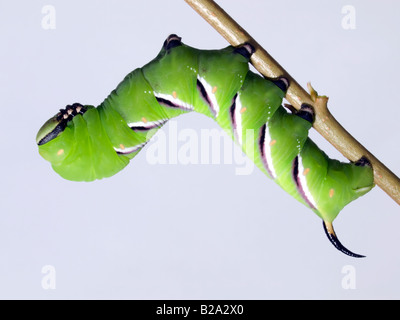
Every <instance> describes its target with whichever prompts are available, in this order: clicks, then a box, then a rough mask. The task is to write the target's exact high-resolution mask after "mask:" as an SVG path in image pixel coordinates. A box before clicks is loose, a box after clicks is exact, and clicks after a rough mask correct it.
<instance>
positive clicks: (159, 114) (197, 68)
mask: <svg viewBox="0 0 400 320" xmlns="http://www.w3.org/2000/svg"><path fill="white" fill-rule="evenodd" d="M253 53H254V48H253V46H252V45H251V44H249V43H244V44H243V45H240V46H237V47H233V46H228V47H226V48H224V49H221V50H200V49H196V48H193V47H190V46H187V45H185V44H183V43H182V41H181V38H180V37H179V36H177V35H175V34H172V35H170V36H169V37H168V38H167V39H166V40H165V42H164V43H163V46H162V48H161V51H160V52H159V54H158V55H157V56H156V58H155V59H153V60H152V61H151V62H149V63H148V64H146V65H145V66H143V67H142V68H138V69H135V70H134V71H132V72H131V73H129V74H128V75H127V76H126V77H125V78H124V80H123V81H122V82H121V83H120V84H119V85H118V86H117V88H116V89H115V90H113V91H112V92H111V93H110V95H109V96H108V97H107V98H106V99H105V100H104V101H103V102H102V103H101V104H100V105H99V106H98V107H94V106H91V105H82V104H80V103H74V104H72V105H68V106H67V107H66V108H64V109H60V111H59V112H58V113H57V114H56V115H55V116H54V117H52V118H50V119H49V120H48V121H47V122H45V124H44V125H43V126H42V127H41V128H40V130H39V132H38V134H37V136H36V142H37V145H38V148H39V153H40V155H41V156H42V157H43V158H44V159H46V160H47V161H49V162H50V163H51V165H52V167H53V169H54V170H55V171H56V172H57V173H58V174H59V175H60V176H61V177H63V178H65V179H68V180H73V181H93V180H96V179H102V178H105V177H110V176H112V175H115V174H116V173H117V172H119V171H120V170H122V169H123V168H124V167H125V166H126V165H127V164H128V163H129V161H130V160H131V159H132V158H133V157H135V156H136V155H137V154H138V153H139V152H140V150H142V149H143V148H144V146H145V145H146V143H147V142H148V141H149V139H150V138H151V137H152V136H153V135H154V134H155V133H156V132H157V130H158V129H159V128H161V127H162V126H163V125H164V124H165V123H166V122H167V121H168V120H169V119H171V118H174V117H177V116H179V115H181V114H184V113H188V112H192V111H196V112H198V113H201V114H204V115H206V116H208V117H210V118H212V119H214V120H215V121H216V122H217V123H218V124H219V125H220V126H221V128H223V130H224V131H226V132H227V133H228V135H230V136H231V137H232V139H233V140H234V141H235V142H236V143H237V144H238V145H239V146H240V147H241V148H242V150H243V151H244V152H245V153H246V154H247V155H248V156H249V157H250V158H251V160H253V161H254V163H255V164H256V166H257V167H258V168H259V169H260V170H262V171H263V172H264V173H265V174H266V175H267V176H268V177H269V178H271V179H272V180H274V181H275V182H276V183H277V184H278V185H279V186H280V187H281V188H283V189H284V190H285V191H286V192H288V193H289V194H290V195H292V196H293V197H294V198H296V199H297V200H298V201H299V202H301V203H303V204H304V205H306V206H307V207H309V208H310V209H311V210H312V211H314V212H315V213H316V214H317V215H318V216H319V217H320V218H321V219H322V222H323V228H324V230H325V233H326V235H327V236H328V239H329V240H330V241H331V243H332V244H333V245H334V246H335V247H336V248H337V249H338V250H340V251H341V252H343V253H345V254H347V255H349V256H352V257H364V256H363V255H359V254H356V253H353V252H351V251H350V250H348V249H347V248H345V247H344V246H343V245H342V244H341V243H340V241H339V240H338V238H337V235H336V233H335V231H334V229H333V225H332V222H333V220H334V219H335V218H336V217H337V215H338V214H339V212H340V211H341V210H342V209H343V207H344V206H346V205H347V204H348V203H350V202H351V201H353V200H355V199H357V198H358V197H360V196H362V195H364V194H366V193H367V192H368V191H370V190H371V189H372V188H373V186H374V179H373V171H372V166H371V164H370V162H369V161H368V160H367V159H366V158H365V157H362V158H361V159H359V160H358V161H356V162H349V163H344V162H340V161H338V160H334V159H330V158H329V157H328V156H327V155H326V154H325V153H324V152H323V151H322V150H320V149H319V147H318V146H317V145H316V144H315V143H314V142H313V141H312V140H311V139H310V138H308V132H309V129H310V128H311V127H312V124H313V121H314V110H313V108H312V106H310V105H307V104H303V105H302V106H301V108H300V109H299V110H298V111H295V110H286V108H285V107H284V106H282V101H283V99H284V97H285V93H286V91H287V89H288V87H289V86H290V83H289V81H288V80H287V79H286V78H284V77H279V78H276V79H268V78H265V77H262V76H261V75H259V74H256V73H254V72H252V71H250V70H249V61H250V57H251V56H252V54H253Z"/></svg>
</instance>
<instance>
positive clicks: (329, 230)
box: [322, 221, 365, 258]
mask: <svg viewBox="0 0 400 320" xmlns="http://www.w3.org/2000/svg"><path fill="white" fill-rule="evenodd" d="M322 225H323V226H324V230H325V233H326V235H327V237H328V239H329V241H330V242H331V243H332V244H333V245H334V246H335V248H336V249H338V250H339V251H341V252H343V253H344V254H347V255H348V256H350V257H353V258H365V256H362V255H360V254H357V253H353V252H351V251H350V250H348V249H346V248H345V247H344V246H343V245H342V244H341V243H340V241H339V239H338V237H337V236H336V233H335V230H333V225H332V223H331V222H326V221H322Z"/></svg>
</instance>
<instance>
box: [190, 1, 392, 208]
mask: <svg viewBox="0 0 400 320" xmlns="http://www.w3.org/2000/svg"><path fill="white" fill-rule="evenodd" d="M185 1H186V2H187V3H188V4H189V5H190V6H191V7H192V8H193V9H194V10H196V11H197V13H198V14H200V16H202V17H203V18H204V19H205V20H206V21H207V22H208V23H209V24H210V25H211V26H212V27H214V28H215V29H216V30H217V31H218V32H219V33H220V34H221V35H222V36H223V37H224V38H225V39H226V40H227V41H228V42H229V43H230V44H231V45H233V46H237V45H239V44H243V43H244V42H248V43H251V44H252V45H253V46H254V47H255V49H256V51H255V53H254V54H253V56H252V58H251V63H252V64H253V65H254V67H255V68H256V69H257V70H258V71H259V72H260V73H261V74H263V75H264V76H266V77H268V78H277V77H280V76H283V77H285V78H287V79H288V80H289V83H290V86H289V89H288V91H287V94H286V99H287V100H288V101H289V102H290V103H291V104H292V105H293V106H294V107H295V108H296V109H299V108H300V106H301V104H302V103H308V104H310V105H312V106H313V107H314V109H315V113H316V117H315V122H314V125H313V126H314V128H315V129H316V130H317V131H318V132H319V133H320V134H321V135H322V136H323V137H324V138H325V139H326V140H328V141H329V142H330V143H331V144H332V145H333V146H334V147H335V148H336V149H337V150H338V151H339V152H340V153H342V154H343V156H345V157H346V158H347V159H349V160H350V161H357V160H358V159H360V158H361V157H362V156H365V157H366V158H367V159H368V160H369V161H370V162H371V164H372V167H373V169H374V180H375V183H376V184H377V185H378V186H379V187H380V188H381V189H382V190H383V191H385V192H386V193H387V194H388V195H389V196H390V197H391V198H392V199H393V200H394V201H396V202H397V203H398V204H400V179H399V178H398V177H397V176H396V175H395V174H393V172H391V171H390V170H389V169H388V168H387V167H386V166H385V165H384V164H383V163H381V162H380V161H379V160H378V159H377V158H376V157H375V156H374V155H373V154H372V153H370V152H369V151H368V150H367V149H366V148H364V146H363V145H361V144H360V143H359V142H358V141H357V140H356V139H354V138H353V137H352V136H351V135H350V134H349V133H348V132H347V131H346V130H345V129H344V128H343V127H342V126H341V125H340V123H339V122H337V121H336V119H335V118H334V117H333V116H332V114H331V113H330V112H329V110H328V107H327V102H328V98H327V97H324V96H318V95H317V93H316V92H315V91H314V90H313V89H312V87H311V85H309V90H310V93H311V95H310V94H308V93H307V92H306V91H305V90H304V89H303V88H302V87H301V86H300V85H299V84H298V83H297V82H296V80H294V79H293V78H292V77H291V76H290V75H289V74H288V73H287V72H286V71H285V70H284V69H283V68H282V67H281V66H280V65H279V63H278V62H276V61H275V60H274V58H272V57H271V56H270V55H269V54H268V52H267V51H266V50H265V49H264V48H262V47H261V46H260V45H259V44H258V43H257V42H256V41H255V40H254V39H253V38H252V37H251V36H250V35H249V34H248V33H247V32H246V31H245V30H244V29H243V28H242V27H241V26H240V25H239V24H237V22H236V21H235V20H233V19H232V18H231V17H230V16H229V15H228V14H227V13H226V12H225V11H224V10H223V9H222V8H221V7H220V6H218V5H217V4H216V3H215V2H214V1H212V0H185Z"/></svg>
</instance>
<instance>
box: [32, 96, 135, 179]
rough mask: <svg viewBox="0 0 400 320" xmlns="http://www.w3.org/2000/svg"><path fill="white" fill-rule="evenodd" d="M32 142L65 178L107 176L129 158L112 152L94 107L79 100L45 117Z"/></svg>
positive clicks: (121, 166) (123, 165) (122, 166)
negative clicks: (48, 117) (47, 117)
mask: <svg viewBox="0 0 400 320" xmlns="http://www.w3.org/2000/svg"><path fill="white" fill-rule="evenodd" d="M36 143H37V144H38V147H39V153H40V155H41V156H42V157H43V158H44V159H46V160H47V161H49V162H50V163H51V165H52V167H53V169H54V170H55V171H56V172H57V173H58V174H59V175H61V176H62V177H63V178H65V179H67V180H73V181H92V180H95V179H101V178H104V177H109V176H112V175H114V174H115V173H117V172H118V171H120V170H121V169H123V168H124V167H125V166H126V165H127V163H128V162H129V159H127V158H126V157H120V156H119V155H118V154H117V153H116V152H115V150H114V148H113V146H112V144H111V142H110V140H109V138H108V135H107V133H106V132H105V130H104V128H103V124H102V121H101V119H100V115H99V112H98V110H97V109H96V108H94V107H93V106H88V105H85V106H83V105H81V104H79V103H74V104H72V105H68V106H67V107H66V108H65V109H61V110H60V112H58V113H57V114H56V115H55V116H54V117H52V118H50V119H49V120H48V121H46V122H45V123H44V125H43V126H42V127H41V128H40V130H39V132H38V133H37V136H36Z"/></svg>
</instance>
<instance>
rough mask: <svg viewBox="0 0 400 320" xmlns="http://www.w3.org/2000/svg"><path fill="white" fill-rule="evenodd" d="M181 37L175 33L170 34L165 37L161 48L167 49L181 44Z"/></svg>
mask: <svg viewBox="0 0 400 320" xmlns="http://www.w3.org/2000/svg"><path fill="white" fill-rule="evenodd" d="M181 40H182V38H181V37H179V36H177V35H176V34H170V35H169V36H168V37H167V39H165V41H164V44H163V48H164V50H166V51H168V50H171V49H172V48H175V47H179V46H181V45H182V41H181Z"/></svg>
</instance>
